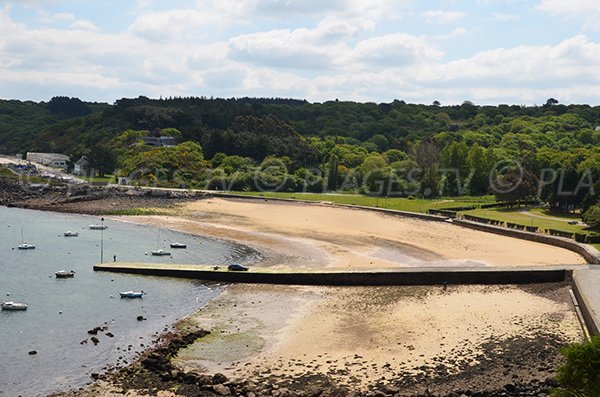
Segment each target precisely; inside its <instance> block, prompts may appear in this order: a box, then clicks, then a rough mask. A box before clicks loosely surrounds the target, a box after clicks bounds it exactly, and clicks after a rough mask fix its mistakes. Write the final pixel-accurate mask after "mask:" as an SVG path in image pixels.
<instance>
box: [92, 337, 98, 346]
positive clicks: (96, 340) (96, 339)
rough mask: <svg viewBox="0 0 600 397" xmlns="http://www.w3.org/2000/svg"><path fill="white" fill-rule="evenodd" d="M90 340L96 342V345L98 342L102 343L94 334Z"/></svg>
mask: <svg viewBox="0 0 600 397" xmlns="http://www.w3.org/2000/svg"><path fill="white" fill-rule="evenodd" d="M90 340H91V341H92V342H93V343H94V345H97V344H98V343H100V340H99V339H98V338H96V337H95V336H92V337H91V338H90Z"/></svg>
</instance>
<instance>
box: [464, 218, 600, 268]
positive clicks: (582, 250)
mask: <svg viewBox="0 0 600 397" xmlns="http://www.w3.org/2000/svg"><path fill="white" fill-rule="evenodd" d="M452 223H454V224H455V225H459V226H463V227H468V228H470V229H475V230H480V231H483V232H489V233H495V234H500V235H503V236H508V237H514V238H520V239H523V240H529V241H535V242H537V243H542V244H548V245H553V246H555V247H560V248H564V249H568V250H570V251H573V252H576V253H578V254H579V255H581V256H583V257H584V258H585V260H586V261H588V263H591V264H600V252H598V250H596V249H595V248H594V247H591V246H588V245H584V244H579V243H578V242H576V241H575V240H572V239H569V238H564V237H556V236H549V235H546V234H540V233H532V232H526V231H523V230H516V229H507V228H504V227H498V226H492V225H486V224H483V223H477V222H471V221H465V220H454V221H453V222H452Z"/></svg>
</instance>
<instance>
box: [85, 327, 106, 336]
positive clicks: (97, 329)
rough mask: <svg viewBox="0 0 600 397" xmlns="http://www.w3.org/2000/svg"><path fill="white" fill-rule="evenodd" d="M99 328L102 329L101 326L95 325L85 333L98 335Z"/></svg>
mask: <svg viewBox="0 0 600 397" xmlns="http://www.w3.org/2000/svg"><path fill="white" fill-rule="evenodd" d="M101 330H102V328H101V327H96V328H92V329H90V330H89V331H88V332H87V333H88V334H90V335H98V331H101Z"/></svg>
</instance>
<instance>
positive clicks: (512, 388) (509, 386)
mask: <svg viewBox="0 0 600 397" xmlns="http://www.w3.org/2000/svg"><path fill="white" fill-rule="evenodd" d="M504 390H506V391H507V392H509V393H513V392H514V391H515V390H517V387H516V386H515V385H513V384H512V383H507V384H506V385H504Z"/></svg>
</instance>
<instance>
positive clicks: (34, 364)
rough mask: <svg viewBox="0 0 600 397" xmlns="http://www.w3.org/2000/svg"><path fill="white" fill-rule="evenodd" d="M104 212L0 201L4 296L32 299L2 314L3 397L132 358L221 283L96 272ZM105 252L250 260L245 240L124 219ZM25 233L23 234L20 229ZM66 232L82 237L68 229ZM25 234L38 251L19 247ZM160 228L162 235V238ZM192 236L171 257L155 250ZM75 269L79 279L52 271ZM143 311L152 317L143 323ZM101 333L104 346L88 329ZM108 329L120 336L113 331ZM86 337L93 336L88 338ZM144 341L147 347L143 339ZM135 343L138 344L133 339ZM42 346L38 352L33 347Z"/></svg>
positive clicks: (71, 383) (63, 384) (75, 380)
mask: <svg viewBox="0 0 600 397" xmlns="http://www.w3.org/2000/svg"><path fill="white" fill-rule="evenodd" d="M93 223H100V219H99V218H98V217H90V216H83V215H65V214H57V213H49V212H40V211H29V210H21V209H13V208H5V207H0V301H7V300H14V301H18V302H25V303H27V304H28V305H29V308H28V310H27V311H24V312H8V311H1V312H0V396H2V397H4V396H11V397H12V396H19V395H22V396H27V397H29V396H39V395H47V394H49V393H52V392H56V391H63V390H66V389H69V388H75V387H80V386H83V385H85V384H86V383H89V382H90V375H91V374H92V373H97V372H102V368H103V367H106V366H107V365H115V364H117V363H118V362H119V357H121V360H124V359H125V360H131V359H132V358H133V357H134V356H135V355H136V354H137V353H139V352H140V351H142V350H144V346H148V345H149V344H150V342H151V341H152V340H153V338H155V337H156V335H157V333H161V332H163V331H164V330H165V328H166V327H170V325H171V324H173V323H174V322H175V321H176V320H178V319H180V318H182V317H183V316H185V315H187V314H189V313H191V312H193V311H194V310H195V309H197V308H199V307H201V306H203V305H205V304H206V302H208V301H209V300H210V299H211V298H213V297H214V296H215V295H216V294H217V293H218V292H219V290H220V287H219V286H217V285H205V284H203V283H201V282H196V281H189V280H176V279H168V278H153V277H143V276H130V275H120V274H112V273H105V272H94V271H93V270H92V266H93V265H94V264H96V263H98V262H99V261H100V246H101V234H102V233H101V232H100V231H97V230H89V228H88V225H90V224H93ZM105 224H106V225H108V229H107V230H105V231H104V235H103V245H104V260H105V261H112V260H113V255H116V256H117V260H119V261H145V262H165V263H169V262H171V263H186V264H187V263H189V264H193V263H208V264H212V263H217V264H227V263H233V262H247V261H252V260H253V259H254V258H255V256H257V255H258V254H257V253H256V252H253V251H251V250H249V249H247V248H245V247H241V246H235V245H229V244H226V243H223V242H221V241H217V240H211V239H206V238H200V237H195V236H191V235H186V234H181V233H176V232H172V231H169V230H165V229H162V230H160V233H159V231H158V229H155V228H151V227H144V226H137V225H133V224H128V223H121V222H116V221H110V220H108V221H105ZM21 231H22V232H21ZM66 231H77V232H79V236H78V237H64V236H63V233H64V232H66ZM21 235H23V239H24V240H25V241H26V242H28V243H31V244H34V245H35V246H36V249H35V250H27V251H24V250H18V249H17V248H16V247H17V245H18V244H20V243H21V241H22V237H21ZM159 235H160V241H158V243H157V240H158V237H159ZM173 241H178V242H182V243H186V244H187V246H188V248H187V249H184V250H172V249H170V251H171V252H172V253H173V258H170V257H153V256H150V255H148V254H149V252H150V251H152V250H154V249H156V247H157V245H158V246H159V247H160V248H163V247H164V248H165V249H168V243H169V242H173ZM58 270H74V271H75V272H76V275H75V277H74V278H73V279H56V278H55V277H54V272H56V271H58ZM127 290H143V291H145V292H146V293H147V295H146V296H145V297H144V298H143V299H120V298H119V291H127ZM138 316H144V317H145V318H146V319H147V320H146V321H138V320H137V317H138ZM97 326H107V327H108V329H107V330H106V331H105V332H100V333H98V336H97V337H98V339H99V340H100V342H99V344H98V345H94V344H93V343H91V342H90V341H89V338H90V336H91V335H88V333H87V331H88V330H90V329H92V328H94V327H97ZM106 332H110V333H112V334H113V335H114V337H112V338H111V337H109V336H107V335H106ZM84 340H88V343H84V344H81V342H82V341H84ZM142 345H144V346H142ZM130 346H131V348H130V349H131V350H129V347H130ZM32 350H35V351H37V354H36V355H29V354H28V352H30V351H32Z"/></svg>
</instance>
